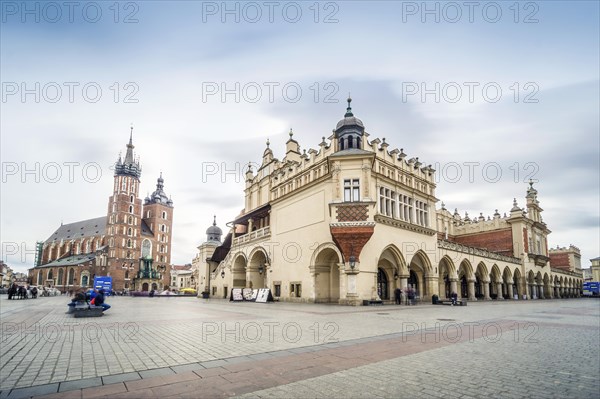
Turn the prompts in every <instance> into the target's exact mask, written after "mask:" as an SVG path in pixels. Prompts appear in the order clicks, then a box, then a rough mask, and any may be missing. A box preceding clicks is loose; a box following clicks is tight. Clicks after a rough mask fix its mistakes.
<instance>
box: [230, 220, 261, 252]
mask: <svg viewBox="0 0 600 399" xmlns="http://www.w3.org/2000/svg"><path fill="white" fill-rule="evenodd" d="M270 236H271V226H267V227H263V228H262V229H258V230H254V231H251V232H250V233H246V234H244V235H241V236H239V237H235V238H234V239H233V246H236V245H242V244H245V243H248V242H250V241H254V240H257V239H261V238H265V237H270ZM230 252H231V251H230Z"/></svg>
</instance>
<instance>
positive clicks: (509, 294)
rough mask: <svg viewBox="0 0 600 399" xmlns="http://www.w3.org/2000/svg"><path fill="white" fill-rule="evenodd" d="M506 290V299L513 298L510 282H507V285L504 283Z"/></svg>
mask: <svg viewBox="0 0 600 399" xmlns="http://www.w3.org/2000/svg"><path fill="white" fill-rule="evenodd" d="M506 292H507V293H508V299H513V298H514V293H513V286H512V284H507V285H506Z"/></svg>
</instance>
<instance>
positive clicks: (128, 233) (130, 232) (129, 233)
mask: <svg viewBox="0 0 600 399" xmlns="http://www.w3.org/2000/svg"><path fill="white" fill-rule="evenodd" d="M132 234H133V230H132V228H131V227H130V228H128V229H127V235H128V236H131V235H132Z"/></svg>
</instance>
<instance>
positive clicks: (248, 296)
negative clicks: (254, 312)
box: [242, 288, 256, 301]
mask: <svg viewBox="0 0 600 399" xmlns="http://www.w3.org/2000/svg"><path fill="white" fill-rule="evenodd" d="M242 292H243V294H244V300H245V301H254V300H255V299H256V296H253V291H252V288H244V289H243V290H242Z"/></svg>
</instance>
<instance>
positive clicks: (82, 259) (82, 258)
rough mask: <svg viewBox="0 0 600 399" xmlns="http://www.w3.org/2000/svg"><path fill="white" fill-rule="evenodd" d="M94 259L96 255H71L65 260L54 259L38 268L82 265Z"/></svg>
mask: <svg viewBox="0 0 600 399" xmlns="http://www.w3.org/2000/svg"><path fill="white" fill-rule="evenodd" d="M94 259H96V253H89V254H80V255H71V256H67V257H65V258H61V259H56V260H54V261H52V262H50V263H46V264H45V265H41V266H39V267H53V266H75V265H80V264H82V263H86V262H90V261H92V260H94Z"/></svg>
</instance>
